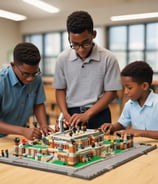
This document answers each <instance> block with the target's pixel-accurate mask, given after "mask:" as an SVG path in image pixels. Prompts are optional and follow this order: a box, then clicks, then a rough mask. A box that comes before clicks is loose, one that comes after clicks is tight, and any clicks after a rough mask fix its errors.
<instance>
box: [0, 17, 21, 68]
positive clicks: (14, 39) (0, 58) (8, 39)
mask: <svg viewBox="0 0 158 184" xmlns="http://www.w3.org/2000/svg"><path fill="white" fill-rule="evenodd" d="M20 41H22V36H21V34H20V29H19V23H17V22H14V21H10V20H7V19H3V18H0V67H1V66H4V65H6V64H9V62H10V59H12V58H9V55H10V54H9V53H10V52H11V50H12V49H13V48H14V46H15V45H16V44H17V43H18V42H20Z"/></svg>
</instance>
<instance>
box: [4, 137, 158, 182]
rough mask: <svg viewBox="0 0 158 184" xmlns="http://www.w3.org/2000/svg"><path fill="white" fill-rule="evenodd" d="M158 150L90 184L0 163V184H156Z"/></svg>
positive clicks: (9, 144) (8, 145)
mask: <svg viewBox="0 0 158 184" xmlns="http://www.w3.org/2000/svg"><path fill="white" fill-rule="evenodd" d="M14 138H15V136H13V135H10V136H7V137H5V138H0V150H1V149H9V151H11V150H12V149H13V144H14V142H13V139H14ZM135 142H143V143H147V144H153V145H158V141H157V140H153V139H147V138H135ZM157 170H158V149H155V150H153V151H151V152H149V153H148V154H147V155H143V156H141V157H138V158H136V159H134V160H132V161H130V162H128V163H126V164H124V165H122V166H120V167H117V168H116V169H113V170H111V171H109V172H107V173H105V174H102V175H101V176H98V177H96V178H95V179H92V180H83V179H78V178H74V177H70V176H64V175H60V174H55V173H49V172H45V171H39V170H33V169H29V168H23V167H17V166H12V165H7V164H1V163H0V183H1V184H15V183H16V184H31V183H34V184H55V183H57V184H87V183H89V184H103V183H105V184H108V183H109V184H125V183H128V184H133V183H134V184H149V183H150V184H157V181H158V173H157Z"/></svg>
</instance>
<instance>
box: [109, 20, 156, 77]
mask: <svg viewBox="0 0 158 184" xmlns="http://www.w3.org/2000/svg"><path fill="white" fill-rule="evenodd" d="M107 39H108V49H110V50H111V51H112V52H113V53H114V54H115V56H116V57H117V59H118V61H119V65H120V68H121V69H122V68H123V67H124V66H125V65H127V64H128V63H130V62H133V61H136V60H143V61H146V62H148V63H149V64H150V65H151V67H152V68H153V70H154V72H155V73H156V72H158V42H157V40H158V23H157V22H154V23H145V24H132V25H120V26H111V27H108V28H107Z"/></svg>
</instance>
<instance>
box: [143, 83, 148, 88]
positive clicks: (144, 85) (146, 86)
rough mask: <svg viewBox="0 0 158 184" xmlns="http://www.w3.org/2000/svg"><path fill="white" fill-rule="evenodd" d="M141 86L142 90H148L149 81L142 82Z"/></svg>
mask: <svg viewBox="0 0 158 184" xmlns="http://www.w3.org/2000/svg"><path fill="white" fill-rule="evenodd" d="M143 88H144V90H148V89H149V83H148V82H143Z"/></svg>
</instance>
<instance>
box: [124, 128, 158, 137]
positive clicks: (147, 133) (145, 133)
mask: <svg viewBox="0 0 158 184" xmlns="http://www.w3.org/2000/svg"><path fill="white" fill-rule="evenodd" d="M123 132H124V133H131V134H133V135H134V136H135V137H147V138H152V139H158V131H157V130H138V129H133V128H130V129H126V130H124V131H123Z"/></svg>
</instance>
